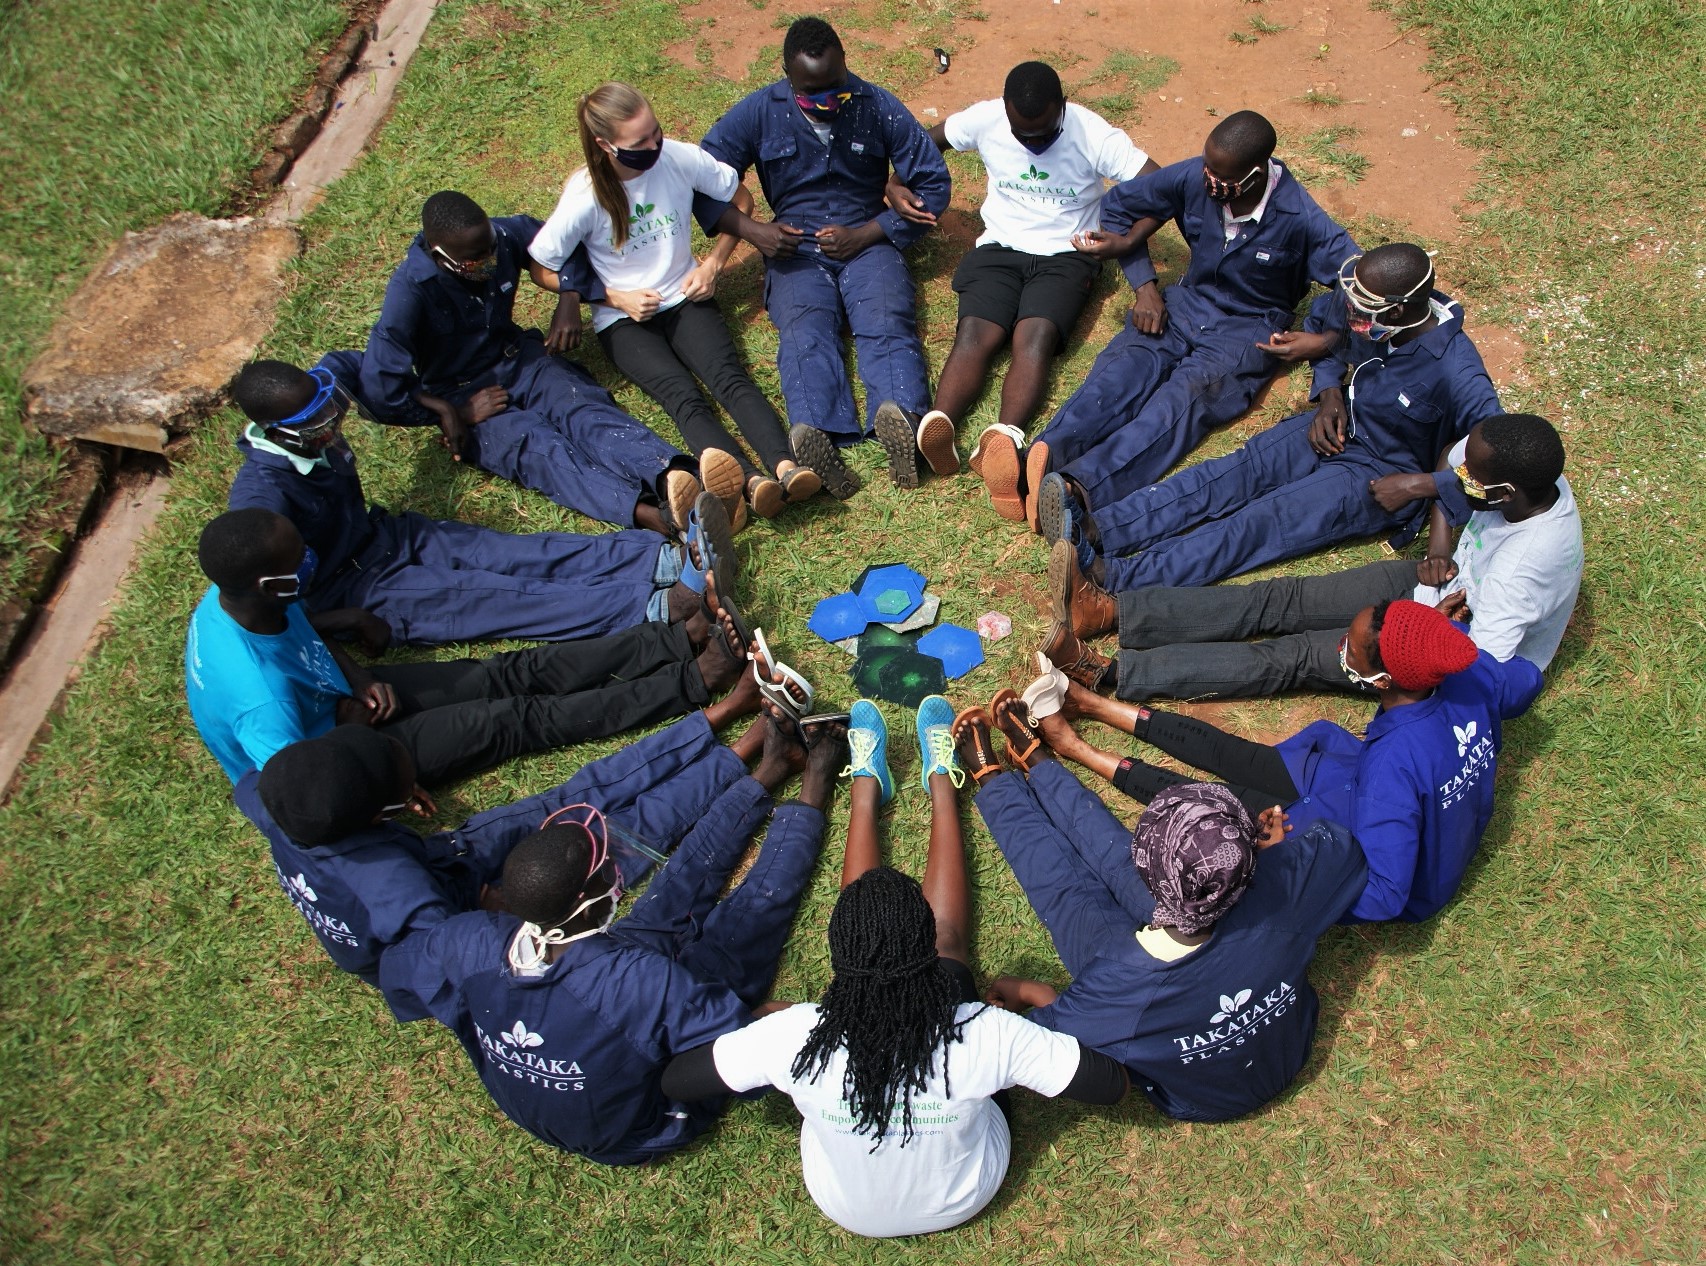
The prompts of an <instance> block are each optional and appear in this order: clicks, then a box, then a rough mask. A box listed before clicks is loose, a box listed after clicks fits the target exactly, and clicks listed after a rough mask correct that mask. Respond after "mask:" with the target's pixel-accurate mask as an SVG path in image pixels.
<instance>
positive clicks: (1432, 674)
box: [1380, 598, 1475, 690]
mask: <svg viewBox="0 0 1706 1266" xmlns="http://www.w3.org/2000/svg"><path fill="white" fill-rule="evenodd" d="M1380 662H1381V663H1382V664H1384V665H1386V671H1387V672H1389V673H1391V674H1392V680H1393V681H1394V682H1396V683H1397V684H1398V685H1399V686H1401V687H1402V688H1403V689H1405V690H1432V689H1433V688H1434V687H1435V686H1437V685H1439V683H1440V682H1442V681H1444V680H1445V679H1446V678H1447V677H1449V676H1451V674H1452V673H1460V672H1462V671H1463V670H1464V669H1465V668H1467V667H1469V665H1471V664H1473V663H1474V662H1475V643H1474V642H1471V641H1470V640H1469V636H1468V634H1466V633H1464V632H1463V631H1462V630H1461V629H1459V628H1458V627H1457V626H1456V625H1454V624H1453V623H1452V622H1451V621H1450V620H1448V619H1446V618H1445V616H1443V615H1442V614H1440V613H1439V612H1438V611H1436V610H1435V609H1434V608H1433V607H1429V606H1424V605H1422V604H1421V603H1420V602H1411V601H1410V600H1409V599H1408V598H1399V599H1398V600H1397V601H1395V602H1393V603H1392V604H1391V605H1389V606H1388V607H1387V608H1386V620H1385V622H1384V623H1383V624H1381V626H1380Z"/></svg>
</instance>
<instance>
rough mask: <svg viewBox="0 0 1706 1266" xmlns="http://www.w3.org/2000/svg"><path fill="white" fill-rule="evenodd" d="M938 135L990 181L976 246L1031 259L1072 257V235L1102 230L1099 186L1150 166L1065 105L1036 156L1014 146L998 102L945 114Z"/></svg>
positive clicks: (1100, 121) (1097, 119)
mask: <svg viewBox="0 0 1706 1266" xmlns="http://www.w3.org/2000/svg"><path fill="white" fill-rule="evenodd" d="M943 131H944V133H945V134H946V136H947V138H948V144H950V145H952V146H953V147H954V148H955V149H958V150H973V149H974V150H976V151H977V154H978V157H979V158H981V159H983V165H984V168H985V170H986V171H987V172H988V175H989V185H988V190H987V192H986V193H985V194H984V196H983V207H982V214H983V236H982V237H980V238H978V239H977V244H978V245H979V246H987V245H990V244H991V243H994V244H995V245H998V246H1006V247H1010V248H1011V249H1013V250H1016V251H1025V252H1026V253H1028V254H1031V255H1060V254H1064V253H1065V252H1067V251H1070V250H1071V249H1072V235H1073V234H1074V233H1081V232H1083V231H1084V230H1085V229H1093V228H1096V227H1098V225H1099V224H1100V223H1101V206H1102V191H1103V190H1104V188H1106V186H1105V185H1104V184H1103V181H1107V180H1113V181H1120V180H1130V179H1131V178H1132V177H1133V176H1135V175H1137V173H1138V172H1139V171H1141V170H1142V169H1143V165H1144V163H1146V162H1148V161H1149V155H1147V154H1145V153H1144V152H1143V151H1142V150H1140V149H1138V148H1137V146H1135V145H1133V144H1132V141H1131V137H1129V136H1127V135H1126V134H1125V133H1124V132H1122V131H1120V130H1119V128H1117V127H1115V126H1114V125H1113V124H1111V123H1109V122H1108V121H1107V120H1106V119H1104V118H1102V116H1101V115H1099V114H1097V113H1095V112H1094V111H1092V110H1086V109H1085V108H1084V107H1083V106H1081V105H1075V104H1073V103H1072V102H1070V101H1068V102H1067V103H1066V113H1065V115H1064V116H1063V117H1062V119H1061V131H1060V135H1059V136H1057V137H1055V138H1054V144H1052V145H1050V146H1049V147H1048V148H1047V149H1046V150H1044V151H1043V152H1042V153H1040V154H1033V153H1031V151H1030V150H1028V149H1026V148H1025V147H1024V146H1023V145H1021V144H1019V139H1018V138H1017V137H1016V136H1014V135H1013V128H1012V125H1011V124H1009V123H1008V122H1007V107H1006V106H1005V105H1004V104H1003V103H1002V101H1001V98H999V97H997V98H996V99H995V100H993V101H979V102H978V103H977V104H976V105H973V106H967V107H966V108H965V109H964V110H961V111H960V112H959V113H958V114H950V115H949V116H948V119H947V122H946V123H945V124H944V125H943Z"/></svg>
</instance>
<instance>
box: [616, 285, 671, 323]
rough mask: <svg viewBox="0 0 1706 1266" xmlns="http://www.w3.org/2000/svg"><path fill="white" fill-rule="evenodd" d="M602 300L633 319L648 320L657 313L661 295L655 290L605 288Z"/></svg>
mask: <svg viewBox="0 0 1706 1266" xmlns="http://www.w3.org/2000/svg"><path fill="white" fill-rule="evenodd" d="M604 302H606V303H608V304H609V305H610V306H611V307H613V308H615V309H616V310H617V311H618V312H620V313H621V314H622V315H623V316H625V317H628V318H630V319H632V320H635V321H650V320H651V319H652V318H653V317H654V316H656V315H657V311H658V305H659V304H660V303H662V302H663V296H662V295H660V294H659V293H658V292H657V291H655V290H606V291H605V292H604Z"/></svg>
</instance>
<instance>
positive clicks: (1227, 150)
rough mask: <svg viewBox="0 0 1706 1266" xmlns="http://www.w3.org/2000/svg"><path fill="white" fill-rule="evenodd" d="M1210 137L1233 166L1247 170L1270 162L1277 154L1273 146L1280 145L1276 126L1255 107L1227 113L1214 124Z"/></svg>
mask: <svg viewBox="0 0 1706 1266" xmlns="http://www.w3.org/2000/svg"><path fill="white" fill-rule="evenodd" d="M1208 139H1209V141H1210V142H1212V143H1213V145H1214V147H1215V148H1216V149H1218V150H1220V151H1221V152H1222V153H1223V154H1225V155H1226V157H1228V158H1229V159H1231V160H1232V163H1233V165H1234V166H1236V167H1243V168H1245V169H1248V168H1251V167H1254V166H1255V165H1256V164H1257V163H1265V162H1267V161H1268V159H1270V158H1272V157H1273V156H1274V146H1276V145H1278V144H1279V137H1277V136H1276V135H1274V125H1273V124H1272V123H1269V122H1268V121H1267V120H1266V119H1265V118H1263V117H1262V116H1261V115H1259V114H1257V113H1256V112H1255V111H1254V110H1239V111H1238V112H1237V113H1236V114H1229V115H1227V116H1226V117H1225V118H1224V119H1222V120H1221V121H1220V122H1219V123H1217V124H1215V125H1214V130H1213V131H1212V132H1210V133H1209V134H1208Z"/></svg>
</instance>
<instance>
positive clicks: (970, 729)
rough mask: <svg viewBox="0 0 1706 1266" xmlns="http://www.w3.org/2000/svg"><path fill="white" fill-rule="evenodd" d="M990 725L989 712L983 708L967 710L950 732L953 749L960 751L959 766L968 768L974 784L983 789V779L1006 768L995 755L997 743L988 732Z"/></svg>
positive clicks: (961, 714)
mask: <svg viewBox="0 0 1706 1266" xmlns="http://www.w3.org/2000/svg"><path fill="white" fill-rule="evenodd" d="M990 724H991V723H990V720H989V713H987V712H985V711H984V710H983V709H982V708H967V709H966V710H965V711H964V712H962V713H960V714H959V715H958V716H957V717H955V718H954V726H953V729H951V730H950V731H949V733H950V734H952V735H953V736H954V747H955V749H956V750H957V751H958V752H959V755H960V764H961V765H963V766H964V767H965V771H966V772H967V773H968V774H970V775H971V780H972V782H973V783H974V784H976V785H977V786H982V785H983V780H984V779H986V778H989V777H992V776H993V775H995V774H999V773H1001V772H1003V769H1004V766H1003V765H1002V764H1001V761H1000V759H999V758H998V757H997V756H996V755H995V741H994V739H993V738H992V737H991V736H990V732H989V729H990ZM968 735H969V736H970V742H969V743H968V742H967V736H968ZM968 749H969V750H968Z"/></svg>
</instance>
